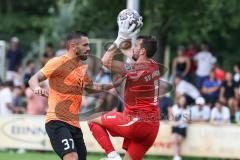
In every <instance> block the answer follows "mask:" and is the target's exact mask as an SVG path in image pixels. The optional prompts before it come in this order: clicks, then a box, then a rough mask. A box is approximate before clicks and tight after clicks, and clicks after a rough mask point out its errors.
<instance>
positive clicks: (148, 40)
mask: <svg viewBox="0 0 240 160" xmlns="http://www.w3.org/2000/svg"><path fill="white" fill-rule="evenodd" d="M137 40H142V44H141V48H144V49H145V50H146V52H147V57H148V58H151V57H153V55H154V54H155V53H156V51H157V41H156V39H155V38H153V37H152V36H138V37H137Z"/></svg>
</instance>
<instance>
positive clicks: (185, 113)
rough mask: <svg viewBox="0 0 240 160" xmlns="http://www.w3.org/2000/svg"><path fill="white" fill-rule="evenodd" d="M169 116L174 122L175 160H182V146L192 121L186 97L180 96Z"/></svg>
mask: <svg viewBox="0 0 240 160" xmlns="http://www.w3.org/2000/svg"><path fill="white" fill-rule="evenodd" d="M169 115H170V117H169V118H170V119H171V120H173V121H174V123H173V127H172V135H173V152H174V153H173V154H174V158H173V160H181V159H182V158H181V144H182V142H183V140H184V138H185V137H186V134H187V131H186V128H187V123H188V122H189V120H190V110H189V109H188V106H187V103H186V98H185V97H184V96H180V97H179V99H178V100H177V103H176V104H175V105H173V107H171V108H170V110H169Z"/></svg>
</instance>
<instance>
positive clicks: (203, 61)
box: [193, 43, 217, 89]
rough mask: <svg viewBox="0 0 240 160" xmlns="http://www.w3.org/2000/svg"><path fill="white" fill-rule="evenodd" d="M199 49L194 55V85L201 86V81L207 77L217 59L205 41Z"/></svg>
mask: <svg viewBox="0 0 240 160" xmlns="http://www.w3.org/2000/svg"><path fill="white" fill-rule="evenodd" d="M201 49H202V50H201V51H200V52H198V53H197V54H196V55H195V56H194V58H193V59H194V60H195V61H196V63H197V70H196V86H197V88H199V89H200V88H201V86H202V83H203V81H204V80H205V79H206V78H207V77H208V75H209V73H210V72H211V70H212V68H213V66H214V64H215V63H216V62H217V59H216V58H215V57H214V56H213V55H212V53H211V52H209V47H208V45H207V44H206V43H204V44H202V46H201Z"/></svg>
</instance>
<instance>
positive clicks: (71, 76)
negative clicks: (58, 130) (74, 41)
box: [41, 55, 91, 127]
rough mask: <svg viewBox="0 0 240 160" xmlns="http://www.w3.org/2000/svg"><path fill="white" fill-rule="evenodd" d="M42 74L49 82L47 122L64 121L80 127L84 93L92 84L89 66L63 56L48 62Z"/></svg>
mask: <svg viewBox="0 0 240 160" xmlns="http://www.w3.org/2000/svg"><path fill="white" fill-rule="evenodd" d="M41 72H42V73H43V74H44V75H45V76H46V77H47V78H48V81H49V97H48V110H47V115H46V119H45V122H46V123H47V122H49V121H51V120H60V121H64V122H66V123H68V124H70V125H73V126H75V127H80V125H79V112H80V106H81V102H82V92H83V88H84V86H85V85H87V84H89V83H91V79H90V78H89V76H88V75H87V65H85V64H81V63H80V62H78V61H76V60H75V59H72V58H70V57H68V56H67V55H63V56H60V57H55V58H53V59H51V60H49V61H48V62H47V64H46V65H45V66H44V67H43V68H42V69H41Z"/></svg>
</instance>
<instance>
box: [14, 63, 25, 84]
mask: <svg viewBox="0 0 240 160" xmlns="http://www.w3.org/2000/svg"><path fill="white" fill-rule="evenodd" d="M13 84H14V86H16V87H23V68H22V66H18V67H17V69H16V72H15V73H14V75H13Z"/></svg>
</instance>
